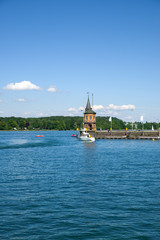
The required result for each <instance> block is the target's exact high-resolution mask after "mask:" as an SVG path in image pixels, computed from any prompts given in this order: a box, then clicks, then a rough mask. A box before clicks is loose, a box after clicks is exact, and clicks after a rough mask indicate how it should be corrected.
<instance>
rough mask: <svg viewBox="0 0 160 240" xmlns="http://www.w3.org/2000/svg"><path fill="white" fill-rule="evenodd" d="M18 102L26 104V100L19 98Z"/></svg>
mask: <svg viewBox="0 0 160 240" xmlns="http://www.w3.org/2000/svg"><path fill="white" fill-rule="evenodd" d="M18 102H26V99H24V98H19V99H18Z"/></svg>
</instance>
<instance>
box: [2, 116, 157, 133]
mask: <svg viewBox="0 0 160 240" xmlns="http://www.w3.org/2000/svg"><path fill="white" fill-rule="evenodd" d="M96 125H97V130H100V129H101V130H107V129H110V128H111V122H110V121H109V117H97V118H96ZM152 126H153V128H154V129H155V130H157V129H158V128H159V127H160V123H156V122H146V123H144V124H143V125H142V123H141V122H135V123H130V122H129V123H126V122H124V121H122V120H120V119H118V118H114V117H113V118H112V129H113V130H114V129H115V130H122V129H126V128H128V129H133V130H134V129H137V130H141V129H142V128H144V129H145V130H151V129H152ZM82 127H83V117H64V116H54V117H41V118H21V117H5V118H3V117H0V130H76V129H77V128H79V129H80V128H82Z"/></svg>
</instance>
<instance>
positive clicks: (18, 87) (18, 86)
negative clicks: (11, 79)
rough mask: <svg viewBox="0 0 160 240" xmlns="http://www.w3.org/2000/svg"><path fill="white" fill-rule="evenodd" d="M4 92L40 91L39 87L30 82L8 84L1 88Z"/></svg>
mask: <svg viewBox="0 0 160 240" xmlns="http://www.w3.org/2000/svg"><path fill="white" fill-rule="evenodd" d="M3 89H4V90H13V91H15V90H40V89H41V88H40V87H39V86H36V85H35V84H33V83H31V82H30V81H22V82H19V83H9V84H7V86H5V87H3Z"/></svg>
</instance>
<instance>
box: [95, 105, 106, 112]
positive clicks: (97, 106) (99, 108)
mask: <svg viewBox="0 0 160 240" xmlns="http://www.w3.org/2000/svg"><path fill="white" fill-rule="evenodd" d="M102 109H104V107H103V106H102V105H94V106H93V110H95V111H96V110H102Z"/></svg>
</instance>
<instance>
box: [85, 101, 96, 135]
mask: <svg viewBox="0 0 160 240" xmlns="http://www.w3.org/2000/svg"><path fill="white" fill-rule="evenodd" d="M84 128H86V129H87V130H91V131H93V130H96V113H95V112H94V111H93V110H92V108H91V104H90V101H89V97H88V101H87V105H86V108H85V112H84Z"/></svg>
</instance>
